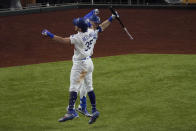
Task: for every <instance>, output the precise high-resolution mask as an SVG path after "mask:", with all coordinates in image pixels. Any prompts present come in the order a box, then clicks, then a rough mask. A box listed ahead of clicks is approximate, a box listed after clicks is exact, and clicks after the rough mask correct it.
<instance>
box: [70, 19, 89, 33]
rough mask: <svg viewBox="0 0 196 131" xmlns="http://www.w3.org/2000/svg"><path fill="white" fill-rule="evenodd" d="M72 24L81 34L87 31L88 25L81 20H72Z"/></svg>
mask: <svg viewBox="0 0 196 131" xmlns="http://www.w3.org/2000/svg"><path fill="white" fill-rule="evenodd" d="M73 24H74V25H75V26H77V27H78V28H80V29H81V30H82V32H86V31H87V29H88V24H87V23H86V22H85V20H84V19H83V18H76V19H74V20H73Z"/></svg>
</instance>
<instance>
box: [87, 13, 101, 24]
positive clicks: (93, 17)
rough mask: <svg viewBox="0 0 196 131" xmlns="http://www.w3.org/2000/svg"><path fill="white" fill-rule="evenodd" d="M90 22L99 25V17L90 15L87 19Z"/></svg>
mask: <svg viewBox="0 0 196 131" xmlns="http://www.w3.org/2000/svg"><path fill="white" fill-rule="evenodd" d="M89 20H90V21H92V22H94V23H97V24H99V23H101V21H100V17H99V16H96V15H92V16H91V17H90V18H89Z"/></svg>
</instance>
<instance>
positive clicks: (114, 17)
mask: <svg viewBox="0 0 196 131" xmlns="http://www.w3.org/2000/svg"><path fill="white" fill-rule="evenodd" d="M115 13H116V14H112V19H116V18H119V17H120V16H119V14H118V12H117V11H115Z"/></svg>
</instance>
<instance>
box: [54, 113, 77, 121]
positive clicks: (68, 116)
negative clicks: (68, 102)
mask: <svg viewBox="0 0 196 131" xmlns="http://www.w3.org/2000/svg"><path fill="white" fill-rule="evenodd" d="M78 117H79V115H78V113H77V112H76V111H75V110H74V111H73V112H70V111H68V112H67V113H66V114H65V115H64V116H63V117H62V118H60V119H59V120H58V121H59V122H65V121H68V120H72V119H74V118H78Z"/></svg>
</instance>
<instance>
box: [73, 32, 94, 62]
mask: <svg viewBox="0 0 196 131" xmlns="http://www.w3.org/2000/svg"><path fill="white" fill-rule="evenodd" d="M97 33H98V31H96V30H95V31H94V30H93V29H88V30H87V32H85V33H83V32H78V33H77V34H75V35H72V36H71V37H70V39H71V42H72V43H73V44H74V46H75V50H74V56H73V58H74V59H77V60H80V59H83V58H86V57H90V56H91V55H93V49H94V45H95V43H96V40H97V37H98V34H97Z"/></svg>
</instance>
